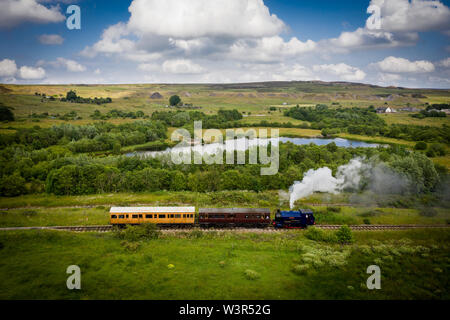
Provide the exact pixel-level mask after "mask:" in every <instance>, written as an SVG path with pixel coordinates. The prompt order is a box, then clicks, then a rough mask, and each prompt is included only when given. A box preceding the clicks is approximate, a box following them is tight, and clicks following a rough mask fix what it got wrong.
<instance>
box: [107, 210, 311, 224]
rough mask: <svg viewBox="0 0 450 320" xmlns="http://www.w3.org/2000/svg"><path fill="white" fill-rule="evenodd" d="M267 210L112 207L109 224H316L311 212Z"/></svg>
mask: <svg viewBox="0 0 450 320" xmlns="http://www.w3.org/2000/svg"><path fill="white" fill-rule="evenodd" d="M270 214H271V212H270V209H263V208H227V209H218V208H200V209H199V210H198V216H197V215H196V214H195V207H112V208H111V210H110V223H111V224H112V225H117V226H121V227H122V226H125V225H139V224H144V223H154V224H156V225H158V226H159V227H161V228H192V227H196V226H198V227H200V228H269V227H273V228H276V229H303V228H307V227H308V226H310V225H314V224H315V218H314V213H313V212H312V211H311V210H306V209H300V210H298V211H280V210H277V212H276V213H275V218H274V219H273V220H272V219H271V218H270Z"/></svg>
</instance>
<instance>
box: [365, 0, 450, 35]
mask: <svg viewBox="0 0 450 320" xmlns="http://www.w3.org/2000/svg"><path fill="white" fill-rule="evenodd" d="M370 5H375V6H378V7H379V8H380V9H381V28H382V29H383V30H386V31H393V32H422V31H430V30H442V31H447V30H450V9H449V8H448V7H447V6H446V5H445V4H443V3H442V2H441V1H438V0H431V1H430V0H412V1H409V0H371V2H370Z"/></svg>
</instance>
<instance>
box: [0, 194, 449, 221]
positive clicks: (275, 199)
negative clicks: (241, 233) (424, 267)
mask: <svg viewBox="0 0 450 320" xmlns="http://www.w3.org/2000/svg"><path fill="white" fill-rule="evenodd" d="M348 196H349V195H348V194H343V195H334V196H333V195H328V196H327V195H315V196H311V197H309V198H307V199H305V200H304V202H303V204H301V203H298V204H297V207H299V208H305V207H308V206H310V205H313V204H314V206H313V207H312V208H313V210H314V212H315V214H316V218H317V222H318V223H319V224H368V223H370V224H394V225H398V224H447V223H449V221H450V212H449V210H448V209H445V208H433V207H424V206H422V207H418V206H417V205H412V204H411V203H409V202H408V203H406V202H405V201H406V200H404V203H405V204H411V207H410V208H388V207H383V206H380V205H376V204H375V202H374V203H367V204H365V205H364V204H357V203H355V204H349V203H350V201H349V199H348ZM324 199H326V200H328V202H327V201H324ZM372 200H374V201H375V200H376V199H372ZM397 200H398V199H397ZM329 201H334V203H333V202H329ZM144 205H147V206H194V207H196V208H201V207H228V208H229V207H258V208H270V209H271V211H272V215H273V214H274V213H275V211H276V210H277V209H278V208H280V207H281V208H282V209H288V204H287V202H283V203H281V204H280V200H279V195H278V191H265V192H261V193H256V192H246V191H223V192H212V193H195V192H155V193H142V194H140V193H138V194H131V193H119V194H99V195H87V196H54V195H47V194H42V195H27V196H20V197H16V198H0V207H1V208H3V209H9V210H4V211H0V227H3V228H5V227H30V226H70V225H104V224H108V223H109V219H108V211H109V208H110V207H111V206H144ZM337 205H338V206H337ZM339 205H340V206H339ZM14 208H15V209H14Z"/></svg>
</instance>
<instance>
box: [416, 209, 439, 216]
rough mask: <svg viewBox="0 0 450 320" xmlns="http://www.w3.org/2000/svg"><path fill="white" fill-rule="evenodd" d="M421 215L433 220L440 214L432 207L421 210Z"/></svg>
mask: <svg viewBox="0 0 450 320" xmlns="http://www.w3.org/2000/svg"><path fill="white" fill-rule="evenodd" d="M419 215H420V216H422V217H428V218H432V217H436V216H437V215H438V212H437V210H436V209H434V208H431V207H430V208H424V209H422V210H420V211H419Z"/></svg>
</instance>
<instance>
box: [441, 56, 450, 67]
mask: <svg viewBox="0 0 450 320" xmlns="http://www.w3.org/2000/svg"><path fill="white" fill-rule="evenodd" d="M438 65H439V66H441V67H444V68H450V57H449V58H447V59H444V60H441V61H439V63H438Z"/></svg>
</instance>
